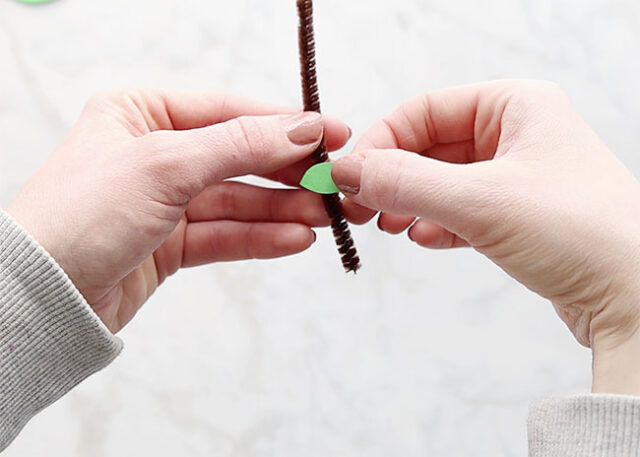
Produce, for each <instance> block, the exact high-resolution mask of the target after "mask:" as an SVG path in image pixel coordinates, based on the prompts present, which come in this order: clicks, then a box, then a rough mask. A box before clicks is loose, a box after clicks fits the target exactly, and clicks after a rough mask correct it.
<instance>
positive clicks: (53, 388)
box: [0, 210, 122, 451]
mask: <svg viewBox="0 0 640 457" xmlns="http://www.w3.org/2000/svg"><path fill="white" fill-rule="evenodd" d="M121 348H122V343H121V341H120V340H119V339H118V338H116V337H114V336H113V335H112V334H111V332H109V330H108V329H107V328H106V327H105V326H104V325H103V324H102V322H101V321H100V319H99V318H98V317H97V316H96V315H95V314H94V313H93V311H92V310H91V308H90V307H89V305H88V304H87V302H86V301H85V300H84V298H83V297H82V296H81V295H80V293H79V292H78V291H77V289H76V288H75V287H74V285H73V284H72V283H71V281H70V280H69V278H68V277H67V276H66V274H65V273H64V271H63V270H62V269H61V268H60V267H59V266H58V264H57V263H56V262H55V260H53V258H52V257H51V256H50V255H49V254H48V253H47V252H46V251H45V250H44V249H43V248H42V247H41V246H40V245H39V244H38V243H36V242H35V241H34V240H33V239H32V238H31V236H29V234H28V233H27V232H26V231H24V230H23V229H22V228H21V227H20V226H19V225H18V224H17V223H16V222H15V221H14V220H13V219H12V218H11V216H9V215H8V214H7V213H6V212H4V211H2V210H0V451H2V450H3V449H5V448H6V447H7V446H8V445H9V443H10V442H11V441H12V440H13V439H14V438H15V436H16V435H17V434H18V432H20V430H21V429H22V427H24V425H25V424H26V423H27V422H28V421H29V419H31V417H33V416H34V415H35V414H36V413H37V412H38V411H40V410H42V409H43V408H45V407H47V406H48V405H50V404H51V403H53V402H54V401H56V400H57V399H58V398H60V397H61V396H63V395H64V394H66V393H67V392H69V391H70V390H71V389H72V388H73V387H74V386H75V385H77V384H78V383H79V382H81V381H82V380H83V379H85V378H87V377H88V376H89V375H91V374H93V373H95V372H96V371H98V370H100V369H102V368H104V367H105V366H106V365H108V364H109V363H110V362H111V361H112V360H113V359H114V358H115V357H116V356H117V355H118V353H119V352H120V350H121Z"/></svg>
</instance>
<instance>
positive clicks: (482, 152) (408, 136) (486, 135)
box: [355, 82, 515, 160]
mask: <svg viewBox="0 0 640 457" xmlns="http://www.w3.org/2000/svg"><path fill="white" fill-rule="evenodd" d="M514 85H515V83H505V82H491V83H482V84H474V85H469V86H461V87H454V88H449V89H442V90H437V91H433V92H429V93H426V94H423V95H420V96H417V97H415V98H412V99H410V100H408V101H407V102H405V103H403V104H402V105H401V106H400V107H399V108H397V109H396V110H395V111H394V112H393V113H392V114H391V115H390V116H388V117H386V118H384V119H382V120H380V121H378V122H377V123H376V124H374V125H373V126H372V127H371V128H370V129H369V130H368V131H367V132H366V133H365V134H364V135H363V136H362V138H361V139H360V140H359V141H358V143H357V145H356V147H355V150H356V151H361V150H367V149H404V150H407V151H412V152H417V153H423V152H425V151H427V150H428V149H430V148H432V147H434V146H435V145H437V144H446V143H460V142H463V143H464V142H469V141H471V142H472V143H473V145H474V147H473V151H474V152H477V156H476V157H475V158H474V159H475V160H486V159H487V158H491V157H493V155H494V154H495V151H496V148H497V145H498V139H499V137H500V130H501V129H500V121H501V116H502V112H503V111H504V108H505V106H506V103H507V102H508V100H509V95H510V93H511V91H512V89H513V87H514ZM451 151H455V150H454V149H452V150H451ZM445 160H446V159H445Z"/></svg>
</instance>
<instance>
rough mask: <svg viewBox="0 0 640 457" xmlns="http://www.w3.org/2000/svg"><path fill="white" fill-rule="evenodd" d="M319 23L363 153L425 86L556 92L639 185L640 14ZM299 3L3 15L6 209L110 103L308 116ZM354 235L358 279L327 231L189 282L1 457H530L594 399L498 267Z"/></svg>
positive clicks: (326, 80) (543, 311) (502, 9)
mask: <svg viewBox="0 0 640 457" xmlns="http://www.w3.org/2000/svg"><path fill="white" fill-rule="evenodd" d="M317 3H318V4H317V21H318V22H317V33H318V37H317V38H318V41H319V63H320V84H321V90H322V99H323V102H324V108H325V111H326V112H329V113H331V114H334V115H337V116H339V117H342V118H343V119H345V120H346V121H348V122H349V123H351V125H352V126H353V128H354V132H355V134H356V135H358V134H360V133H362V132H363V130H364V129H365V128H366V127H367V125H369V124H370V123H371V122H373V121H374V120H375V119H376V118H377V117H379V116H381V115H383V114H386V113H387V112H388V111H390V110H391V109H392V108H393V107H394V106H395V105H396V104H398V103H399V102H400V101H402V100H403V99H405V98H407V97H409V96H411V95H413V94H416V93H418V92H421V91H423V90H426V89H429V88H435V87H442V86H447V85H453V84H459V83H465V82H472V81H477V80H485V79H493V78H498V77H530V78H545V79H552V80H556V81H558V82H559V83H560V84H561V85H562V86H564V87H565V89H566V90H567V91H568V93H569V94H570V96H571V97H572V98H573V100H574V101H575V103H576V105H577V106H578V107H579V109H580V110H581V111H582V113H583V114H584V116H585V117H586V118H587V119H588V120H589V122H591V124H592V125H593V126H594V128H595V129H596V130H597V131H598V132H599V133H600V134H601V135H602V136H603V138H604V139H605V140H606V141H607V142H608V144H609V145H610V146H611V147H612V148H614V150H615V151H616V152H617V153H618V154H619V155H620V157H621V158H622V159H623V160H624V161H625V163H627V164H628V165H629V166H630V167H631V168H632V170H633V171H634V173H636V174H639V173H640V157H639V156H638V150H640V129H639V128H638V125H640V88H639V87H638V81H639V80H640V59H639V58H638V56H639V55H640V27H639V25H640V20H639V17H640V3H639V2H637V0H520V1H515V0H486V1H483V2H477V1H475V0H460V1H456V2H446V1H435V0H402V1H396V2H392V1H385V0H369V1H366V2H365V1H359V2H356V1H344V0H318V2H317ZM293 5H294V2H293V0H287V1H284V0H273V1H269V0H235V1H225V2H223V1H217V0H209V1H205V0H201V1H195V0H111V1H101V0H57V1H56V2H54V3H52V4H50V5H46V6H42V7H27V6H24V5H21V4H18V3H16V2H14V1H13V0H0V204H3V205H4V204H6V203H8V202H9V201H10V199H11V198H12V196H14V195H15V194H16V192H17V191H18V189H19V188H20V186H21V185H22V184H23V183H24V182H25V180H26V179H27V177H28V176H29V175H30V174H31V173H32V172H33V171H34V170H35V169H36V167H37V165H38V163H39V162H40V161H41V160H42V159H43V158H44V157H45V156H46V155H47V154H48V153H49V152H50V151H51V150H52V149H53V148H54V146H55V145H56V143H57V142H58V141H59V140H60V139H61V138H62V137H63V135H64V134H65V132H66V131H67V130H68V128H69V127H70V126H71V125H72V123H73V122H74V120H75V118H76V116H77V114H78V112H79V110H80V109H81V107H82V105H83V103H84V101H85V100H86V99H87V97H89V95H90V94H92V93H93V92H95V91H98V90H103V89H106V88H113V87H120V86H138V85H144V86H149V85H160V86H173V87H181V88H182V87H189V88H199V89H206V90H209V89H211V90H229V91H233V92H240V93H244V94H247V95H251V96H255V97H259V98H262V99H265V100H268V101H272V102H278V103H284V104H298V103H299V102H298V100H299V89H298V76H297V75H298V69H297V56H296V28H295V27H296V17H295V8H294V6H293ZM355 237H356V240H357V242H358V246H359V247H360V250H361V253H362V258H363V261H364V264H365V268H364V269H363V271H362V273H361V274H359V275H358V276H357V277H355V278H354V277H350V276H349V277H347V276H345V275H344V274H343V273H342V272H341V269H340V267H339V264H338V261H337V255H336V254H335V252H334V250H333V246H332V240H331V236H330V234H329V233H328V232H327V231H322V232H321V234H320V237H319V241H318V243H317V244H316V245H315V246H314V247H313V248H312V249H311V250H310V251H309V252H307V253H304V254H302V255H299V256H296V257H294V258H289V259H284V260H278V261H273V262H246V263H234V264H219V265H213V266H210V267H205V268H200V269H194V270H189V271H184V272H181V273H179V274H178V275H176V276H175V277H174V278H172V279H171V280H169V281H168V283H167V284H166V285H165V286H164V287H163V288H162V289H161V290H160V291H159V292H158V293H157V294H156V295H155V296H154V297H153V298H152V299H151V300H150V302H149V303H148V304H147V306H146V307H145V308H144V309H143V310H142V312H140V315H139V316H138V318H137V319H136V320H135V321H134V322H133V323H132V324H131V325H130V326H129V327H127V328H126V329H125V330H124V331H123V332H122V335H121V336H122V337H123V338H124V340H125V342H126V348H125V351H124V352H123V354H122V356H121V357H120V358H119V359H118V360H117V362H115V363H114V364H113V365H112V366H110V367H109V368H108V369H106V370H104V371H103V372H101V373H99V374H97V375H96V376H94V377H92V378H91V379H89V380H88V381H87V382H85V383H84V384H82V385H81V386H79V387H78V388H77V389H75V390H74V391H73V392H72V393H71V394H70V395H68V396H67V397H66V398H64V399H62V400H61V401H59V402H58V403H57V404H55V405H54V406H53V407H51V408H49V409H47V410H46V411H44V412H42V413H41V414H40V415H38V416H37V417H36V418H35V419H34V420H33V421H32V422H31V423H30V424H29V425H28V426H27V428H26V429H25V430H24V432H23V433H22V434H21V435H20V436H19V438H18V439H17V441H16V442H15V443H14V444H13V445H12V446H11V447H10V448H9V450H8V451H7V452H6V454H5V455H6V456H7V457H22V456H39V455H43V456H44V455H47V456H70V457H71V456H77V457H80V456H82V457H89V456H91V457H103V456H135V455H153V456H174V455H180V456H272V455H273V456H276V455H277V456H282V457H287V456H355V455H358V456H390V455H403V456H407V457H409V456H424V455H430V456H436V455H437V456H463V455H464V456H487V455H491V456H524V455H526V428H525V419H526V410H527V405H528V403H529V402H530V401H531V400H532V399H535V398H537V397H541V396H548V395H565V394H572V393H577V392H587V391H588V389H589V381H590V379H589V376H590V375H589V363H590V359H589V353H588V351H587V350H585V349H582V348H580V347H579V346H578V345H577V344H576V343H575V342H574V341H573V339H572V337H571V335H570V334H569V332H568V331H566V330H565V328H564V325H563V324H562V323H561V322H560V321H559V319H557V318H556V317H555V315H554V312H553V310H552V308H551V306H550V305H548V304H547V303H546V302H545V301H544V300H541V299H539V298H537V297H536V296H534V295H533V294H531V293H530V292H528V291H527V290H525V289H524V288H523V287H521V286H519V285H518V284H516V283H515V282H514V281H512V280H511V279H510V278H508V277H507V276H505V274H503V273H502V272H501V271H500V270H499V269H498V268H496V267H494V266H493V265H492V264H490V263H489V262H488V261H486V260H485V259H483V258H482V257H481V256H480V255H477V254H475V253H473V252H470V251H456V252H429V251H425V250H420V249H418V248H416V247H414V246H413V245H412V244H411V243H410V242H409V241H408V240H407V239H406V238H405V237H404V236H399V237H389V236H385V235H383V234H381V233H378V232H377V230H376V229H375V226H374V225H371V226H367V227H362V228H357V229H356V230H355ZM247 285H250V286H251V287H247ZM0 382H2V381H1V380H0Z"/></svg>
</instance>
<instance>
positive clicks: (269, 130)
mask: <svg viewBox="0 0 640 457" xmlns="http://www.w3.org/2000/svg"><path fill="white" fill-rule="evenodd" d="M288 113H289V114H288ZM290 113H291V110H286V109H282V108H275V107H271V106H266V105H261V104H258V103H256V102H252V101H249V100H244V99H241V98H238V97H232V96H224V95H220V96H216V95H203V94H176V93H165V92H159V91H131V92H121V93H116V94H111V95H105V96H99V97H96V98H95V99H93V100H92V101H91V102H89V104H88V105H87V107H86V108H85V110H84V112H83V113H82V116H81V118H80V120H79V121H78V123H77V125H76V126H75V127H74V128H73V130H72V132H71V134H70V135H69V137H68V138H67V139H66V140H65V141H64V142H63V143H62V144H61V145H60V147H59V148H58V149H57V150H56V151H55V152H54V154H53V155H52V156H51V157H50V158H49V159H48V160H47V161H46V163H45V164H44V165H43V166H42V168H41V169H40V170H39V171H38V172H37V174H36V175H35V176H34V177H33V178H32V179H31V181H30V182H29V183H28V184H27V186H26V187H25V188H24V190H23V191H22V192H21V193H20V194H19V196H18V197H17V198H16V200H15V201H14V202H12V203H11V205H10V206H9V207H8V208H7V211H8V212H9V213H10V214H12V215H13V217H14V218H15V219H16V220H17V221H18V222H19V223H20V224H21V225H22V226H23V227H24V228H25V229H26V230H27V231H28V232H30V233H31V235H32V236H33V237H34V238H35V239H36V240H37V241H38V242H39V243H40V244H41V245H42V246H43V247H44V248H45V249H46V250H47V251H48V252H49V253H50V254H51V255H52V256H53V258H54V259H56V261H57V262H58V263H59V264H60V265H61V267H62V268H63V269H64V270H65V271H66V273H67V274H68V275H69V277H70V278H71V280H72V281H73V282H74V284H75V285H76V287H77V288H78V289H79V290H80V292H81V293H82V294H83V296H84V297H85V298H86V300H87V301H88V303H89V304H90V305H91V306H92V307H93V309H94V310H95V311H96V313H97V314H98V316H100V318H101V319H102V320H103V322H104V323H105V324H106V326H107V327H108V328H109V329H110V330H111V331H112V332H114V333H115V332H117V331H118V330H120V329H121V328H122V327H123V326H124V325H125V324H126V323H127V322H128V321H129V320H130V319H131V318H132V317H133V316H134V314H135V313H136V311H137V310H138V309H139V308H140V306H141V305H142V304H143V303H144V302H145V301H146V300H147V298H148V297H149V296H150V295H151V294H152V293H153V291H154V290H155V289H156V287H157V286H158V285H159V284H160V283H161V282H162V281H163V280H164V279H165V278H166V277H167V276H169V275H171V274H173V273H174V272H175V271H176V270H178V269H179V268H180V267H188V266H194V265H200V264H203V263H208V262H215V261H227V260H239V259H248V258H272V257H279V256H284V255H290V254H294V253H297V252H300V251H303V250H304V249H306V248H308V247H309V246H310V245H311V244H312V243H313V241H314V233H313V232H312V231H311V229H310V228H309V227H310V226H320V225H326V224H328V220H327V216H326V214H325V212H324V208H323V206H322V202H321V199H320V198H319V197H318V196H315V195H312V194H311V193H309V192H306V191H303V190H284V189H283V190H272V189H265V188H260V187H255V186H250V185H246V184H241V183H233V182H223V181H224V180H225V179H226V178H230V177H234V176H240V175H245V174H249V173H253V174H270V175H271V176H272V177H276V178H278V179H281V180H283V181H289V182H291V181H295V180H296V179H299V177H298V176H297V175H298V174H299V173H300V172H301V170H300V168H301V165H300V164H299V163H298V164H297V165H294V164H296V162H300V161H301V160H302V159H304V158H305V157H307V156H308V155H309V154H310V153H312V152H313V151H314V149H315V148H316V146H317V145H318V143H319V141H320V138H321V137H322V134H323V121H322V118H321V117H320V115H318V114H315V113H295V114H290ZM324 134H325V137H326V139H327V142H328V146H329V148H330V149H336V148H339V147H341V146H343V145H344V143H346V141H347V140H348V138H349V136H350V131H349V128H348V127H347V126H345V125H344V124H342V123H339V122H337V121H332V120H325V123H324Z"/></svg>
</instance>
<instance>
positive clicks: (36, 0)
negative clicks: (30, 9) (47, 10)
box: [16, 0, 54, 5]
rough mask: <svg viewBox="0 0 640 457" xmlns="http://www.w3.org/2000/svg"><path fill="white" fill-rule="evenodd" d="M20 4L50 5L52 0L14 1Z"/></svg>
mask: <svg viewBox="0 0 640 457" xmlns="http://www.w3.org/2000/svg"><path fill="white" fill-rule="evenodd" d="M16 1H17V2H20V3H26V4H28V5H39V4H41V3H51V2H52V1H54V0H16Z"/></svg>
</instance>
